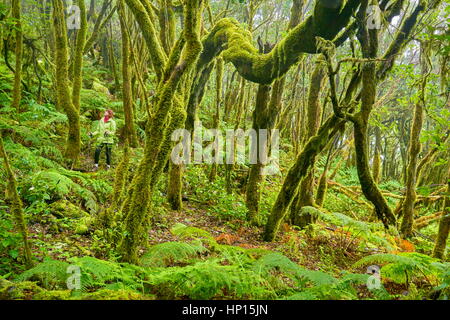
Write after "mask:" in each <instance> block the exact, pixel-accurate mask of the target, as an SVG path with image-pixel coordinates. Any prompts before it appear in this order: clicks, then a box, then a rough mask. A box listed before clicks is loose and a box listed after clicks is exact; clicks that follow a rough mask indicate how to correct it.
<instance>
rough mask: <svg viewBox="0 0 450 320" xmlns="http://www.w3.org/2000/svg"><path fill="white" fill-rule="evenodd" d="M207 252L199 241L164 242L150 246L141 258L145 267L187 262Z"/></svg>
mask: <svg viewBox="0 0 450 320" xmlns="http://www.w3.org/2000/svg"><path fill="white" fill-rule="evenodd" d="M205 252H208V249H206V248H205V247H203V246H202V245H201V243H200V244H199V243H184V242H165V243H161V244H157V245H154V246H152V247H151V248H150V249H149V250H148V251H147V253H145V254H144V255H143V256H142V258H141V263H142V265H143V266H146V267H164V266H169V265H173V264H176V263H183V262H187V261H188V260H189V259H193V258H196V257H198V256H199V255H200V254H202V253H205Z"/></svg>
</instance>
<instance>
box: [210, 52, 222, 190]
mask: <svg viewBox="0 0 450 320" xmlns="http://www.w3.org/2000/svg"><path fill="white" fill-rule="evenodd" d="M223 68H224V63H223V59H222V58H221V57H219V58H218V59H217V65H216V103H215V105H216V112H215V113H214V118H213V129H217V130H220V115H221V112H220V109H221V108H222V102H223V101H222V100H223V98H222V82H223ZM215 143H218V141H215ZM218 157H219V155H218V154H217V155H216V154H215V150H214V152H213V159H214V161H213V163H212V165H211V171H210V173H209V180H210V181H214V180H215V179H216V175H217V164H218V162H219V161H218V159H219V158H218Z"/></svg>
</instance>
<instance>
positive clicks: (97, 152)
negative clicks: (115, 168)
mask: <svg viewBox="0 0 450 320" xmlns="http://www.w3.org/2000/svg"><path fill="white" fill-rule="evenodd" d="M103 146H104V147H105V148H106V164H108V165H111V150H112V144H110V143H102V144H99V145H98V146H97V149H95V156H94V159H95V164H98V161H99V160H100V152H101V151H102V148H103Z"/></svg>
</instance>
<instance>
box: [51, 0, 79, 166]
mask: <svg viewBox="0 0 450 320" xmlns="http://www.w3.org/2000/svg"><path fill="white" fill-rule="evenodd" d="M52 4H53V16H52V19H53V30H54V38H55V48H56V59H55V60H56V63H55V67H56V72H55V80H56V97H57V103H58V105H59V107H60V108H61V107H62V109H63V110H64V112H65V113H66V115H67V120H68V125H69V132H68V134H67V143H66V151H65V156H66V158H68V159H69V160H70V162H71V165H72V166H73V165H75V164H76V163H77V161H78V157H79V154H80V148H81V140H80V115H79V112H78V110H77V109H76V108H75V106H74V105H73V103H72V98H71V94H70V83H69V73H68V58H67V50H68V49H67V30H66V20H65V18H64V4H63V2H62V0H52Z"/></svg>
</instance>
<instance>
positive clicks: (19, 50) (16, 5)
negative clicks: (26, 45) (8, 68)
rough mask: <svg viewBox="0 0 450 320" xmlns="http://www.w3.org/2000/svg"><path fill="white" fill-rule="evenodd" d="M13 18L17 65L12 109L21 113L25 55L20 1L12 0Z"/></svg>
mask: <svg viewBox="0 0 450 320" xmlns="http://www.w3.org/2000/svg"><path fill="white" fill-rule="evenodd" d="M11 5H12V17H13V18H14V19H15V22H14V28H15V32H14V33H15V36H16V47H15V51H14V52H15V56H16V65H15V69H14V88H13V96H12V98H13V99H12V104H11V107H12V108H14V109H16V110H17V112H20V100H21V97H22V90H21V86H20V85H21V81H22V54H23V35H22V23H21V18H20V11H21V5H20V0H12V3H11Z"/></svg>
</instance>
